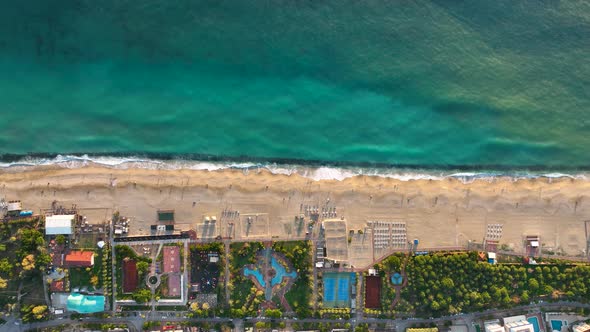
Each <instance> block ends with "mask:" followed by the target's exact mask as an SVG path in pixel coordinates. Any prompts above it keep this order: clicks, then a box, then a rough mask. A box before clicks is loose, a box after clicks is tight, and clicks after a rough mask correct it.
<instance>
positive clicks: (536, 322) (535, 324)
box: [526, 317, 541, 332]
mask: <svg viewBox="0 0 590 332" xmlns="http://www.w3.org/2000/svg"><path fill="white" fill-rule="evenodd" d="M526 320H528V321H529V323H531V324H533V329H534V330H535V332H539V331H541V329H540V327H539V319H538V318H537V317H529V318H527V319H526Z"/></svg>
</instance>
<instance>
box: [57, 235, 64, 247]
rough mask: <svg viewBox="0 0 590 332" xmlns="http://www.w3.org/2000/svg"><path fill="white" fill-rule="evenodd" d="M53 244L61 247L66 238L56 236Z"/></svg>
mask: <svg viewBox="0 0 590 332" xmlns="http://www.w3.org/2000/svg"><path fill="white" fill-rule="evenodd" d="M55 242H56V243H57V244H59V245H63V244H65V243H66V237H65V236H63V235H62V234H60V235H58V236H56V237H55Z"/></svg>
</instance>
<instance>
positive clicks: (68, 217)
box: [45, 214, 76, 235]
mask: <svg viewBox="0 0 590 332" xmlns="http://www.w3.org/2000/svg"><path fill="white" fill-rule="evenodd" d="M75 217H76V216H75V215H73V214H57V215H52V216H46V217H45V234H46V235H58V234H72V221H73V220H74V218H75Z"/></svg>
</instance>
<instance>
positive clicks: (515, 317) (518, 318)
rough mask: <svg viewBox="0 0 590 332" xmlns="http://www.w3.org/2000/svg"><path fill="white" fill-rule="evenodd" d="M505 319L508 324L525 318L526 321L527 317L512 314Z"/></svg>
mask: <svg viewBox="0 0 590 332" xmlns="http://www.w3.org/2000/svg"><path fill="white" fill-rule="evenodd" d="M503 320H504V325H508V324H510V323H514V322H520V321H523V320H524V321H526V317H525V316H524V315H518V316H510V317H504V319H503ZM527 323H528V322H527Z"/></svg>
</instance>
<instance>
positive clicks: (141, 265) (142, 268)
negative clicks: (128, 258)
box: [137, 261, 150, 274]
mask: <svg viewBox="0 0 590 332" xmlns="http://www.w3.org/2000/svg"><path fill="white" fill-rule="evenodd" d="M149 267H150V265H149V264H148V262H144V261H141V262H137V272H139V273H140V274H143V273H145V272H146V271H147V270H148V268H149Z"/></svg>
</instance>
